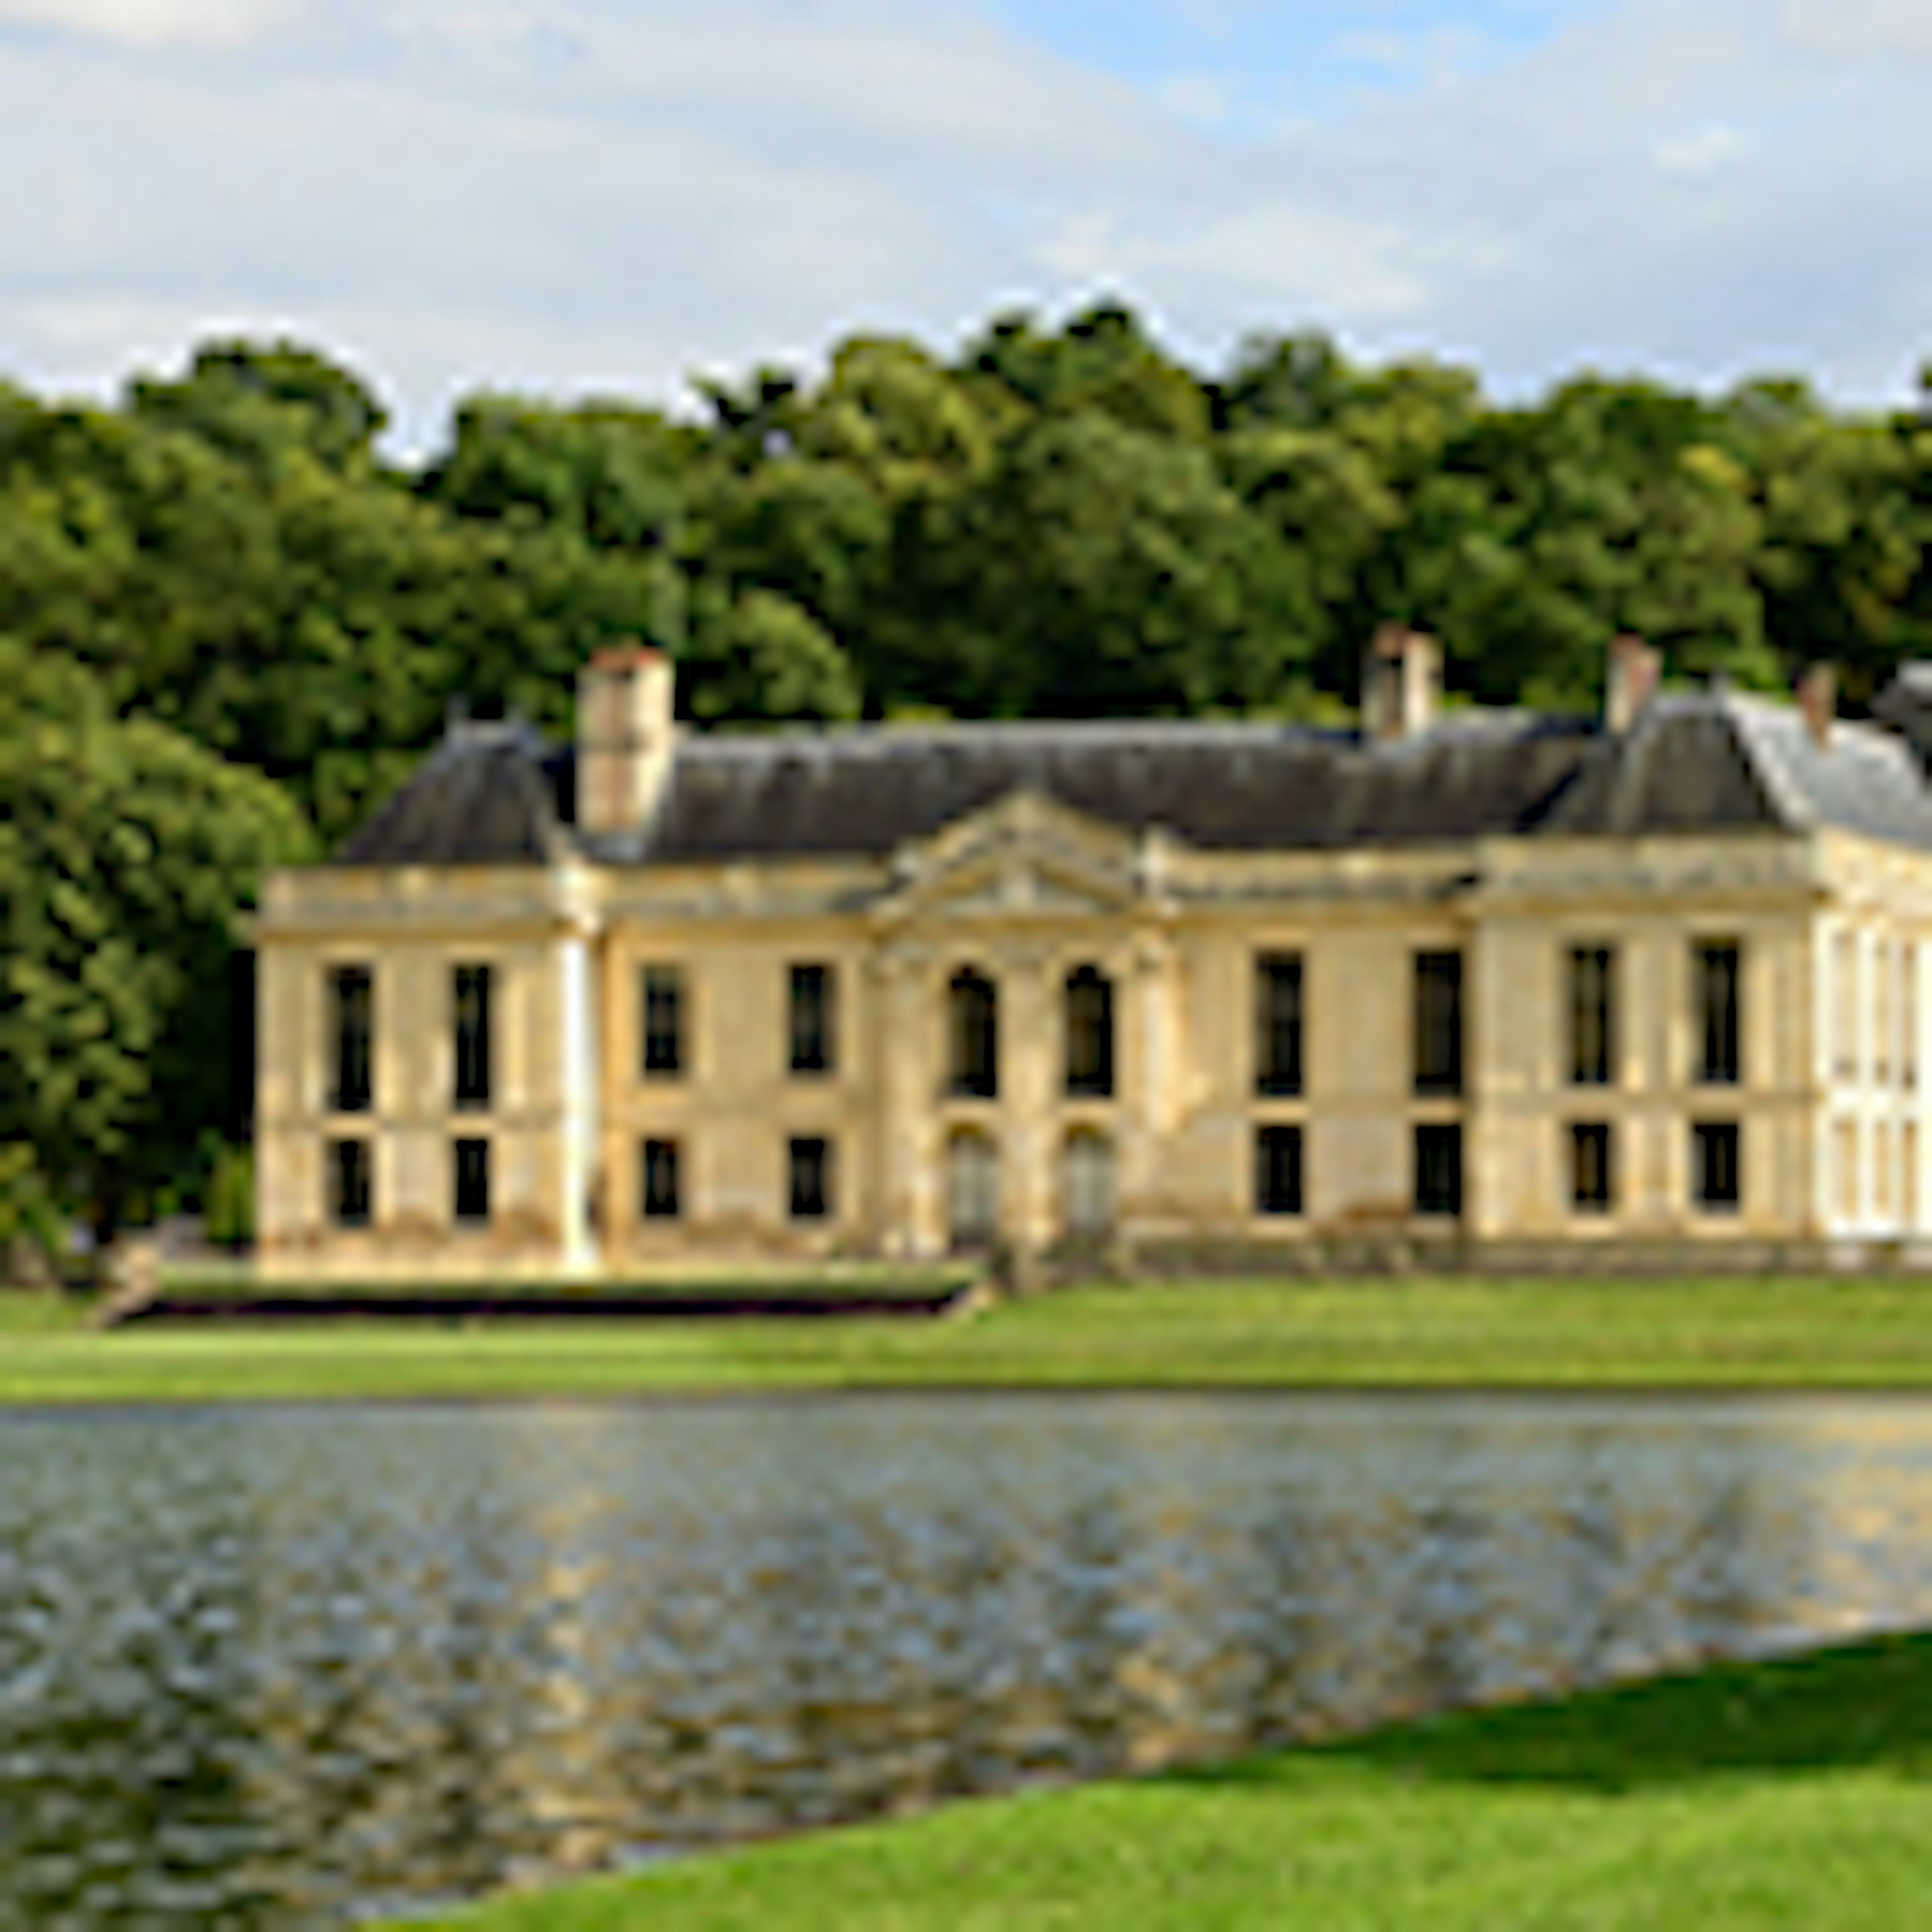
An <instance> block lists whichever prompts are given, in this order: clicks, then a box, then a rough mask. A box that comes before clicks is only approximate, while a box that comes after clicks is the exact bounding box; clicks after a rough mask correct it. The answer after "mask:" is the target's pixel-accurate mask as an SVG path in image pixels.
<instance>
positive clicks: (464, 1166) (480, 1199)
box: [455, 1140, 490, 1222]
mask: <svg viewBox="0 0 1932 1932" xmlns="http://www.w3.org/2000/svg"><path fill="white" fill-rule="evenodd" d="M455 1181H456V1202H455V1208H456V1218H457V1220H459V1221H470V1222H481V1221H487V1220H489V1218H490V1143H489V1142H487V1141H484V1140H460V1141H458V1142H457V1143H456V1146H455Z"/></svg>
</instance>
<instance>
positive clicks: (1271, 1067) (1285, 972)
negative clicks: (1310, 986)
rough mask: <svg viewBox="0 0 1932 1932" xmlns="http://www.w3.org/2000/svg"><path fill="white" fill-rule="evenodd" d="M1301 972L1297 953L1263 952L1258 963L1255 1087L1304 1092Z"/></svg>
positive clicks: (1267, 1091) (1265, 1090) (1271, 1091)
mask: <svg viewBox="0 0 1932 1932" xmlns="http://www.w3.org/2000/svg"><path fill="white" fill-rule="evenodd" d="M1301 1028H1302V968H1301V954H1300V953H1263V954H1262V956H1261V957H1260V958H1259V959H1257V960H1256V962H1255V1087H1256V1091H1257V1092H1259V1093H1262V1094H1299V1093H1300V1092H1301V1077H1302V1076H1301Z"/></svg>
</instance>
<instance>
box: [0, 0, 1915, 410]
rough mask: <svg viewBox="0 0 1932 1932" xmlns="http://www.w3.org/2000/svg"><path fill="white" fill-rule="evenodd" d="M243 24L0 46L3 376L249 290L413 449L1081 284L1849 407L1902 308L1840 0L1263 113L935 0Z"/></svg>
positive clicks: (925, 331) (232, 13)
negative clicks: (1264, 120)
mask: <svg viewBox="0 0 1932 1932" xmlns="http://www.w3.org/2000/svg"><path fill="white" fill-rule="evenodd" d="M41 10H42V11H43V12H46V13H51V12H52V11H55V9H54V8H53V7H52V6H51V5H50V4H49V5H45V6H43V7H42V9H41ZM110 10H111V9H110V0H91V4H90V5H88V6H86V7H83V8H79V9H77V8H76V7H67V8H63V9H60V11H62V13H64V14H65V16H66V17H68V18H69V19H70V20H71V19H72V18H73V17H75V16H76V14H77V12H79V11H86V12H87V13H89V14H90V16H91V17H95V18H104V17H106V16H107V14H108V13H109V12H110ZM120 10H121V15H122V17H126V18H131V17H133V13H134V12H136V10H139V9H138V8H137V6H136V0H120ZM146 13H147V16H148V18H150V19H151V20H159V19H160V18H162V17H163V16H166V17H169V18H172V19H173V20H175V21H176V22H177V23H178V22H180V21H181V20H186V19H187V18H188V17H189V16H190V14H192V15H193V16H194V17H196V19H197V20H199V21H200V22H201V23H202V25H203V26H204V28H205V24H206V23H208V22H209V21H211V20H214V19H216V18H217V17H222V18H225V19H227V20H230V21H240V20H243V19H244V18H245V17H246V18H248V19H249V20H254V21H255V22H257V23H263V22H266V21H268V20H269V19H270V17H271V16H270V14H269V13H268V12H267V11H266V10H264V9H263V7H262V6H260V5H257V6H254V7H251V6H249V5H248V4H247V0H228V5H227V6H226V9H225V10H224V9H223V8H221V7H212V6H202V7H199V8H191V7H187V5H185V4H181V0H178V4H176V5H174V6H173V7H166V6H164V5H161V4H160V0H147V4H146ZM1834 15H1841V16H1842V20H1841V23H1840V24H1841V27H1842V29H1843V31H1840V32H1839V33H1838V39H1837V40H1835V41H1834V42H1833V43H1832V45H1831V46H1830V47H1829V49H1827V48H1826V47H1825V46H1824V43H1823V42H1822V41H1821V40H1820V34H1826V33H1827V32H1828V30H1830V23H1831V20H1832V17H1833V16H1834ZM21 17H23V0H0V19H12V20H20V18H21ZM277 17H278V18H279V19H281V20H282V22H283V25H284V31H281V33H279V34H275V35H272V36H270V37H268V38H267V39H266V40H263V42H262V43H260V45H258V46H254V47H252V48H244V49H241V50H239V52H238V51H236V50H235V49H232V48H231V49H223V51H222V52H221V53H220V58H218V59H217V58H211V57H207V56H205V55H202V54H201V53H198V52H196V50H195V49H193V48H192V47H187V48H177V49H175V50H173V51H172V52H171V53H170V55H169V58H167V59H166V60H164V61H163V60H159V59H150V58H148V57H147V56H146V55H145V54H142V52H139V50H138V49H136V51H135V52H133V54H132V55H130V54H129V53H128V52H127V50H126V49H115V50H109V49H103V48H101V47H99V46H90V45H89V44H87V43H86V42H84V41H83V40H77V39H74V38H73V37H55V36H49V37H29V38H24V39H23V38H15V39H13V40H10V41H9V42H7V43H6V46H5V55H4V57H3V58H0V171H4V172H5V176H6V178H11V179H14V180H23V179H27V178H31V179H32V180H33V181H34V184H35V188H36V191H35V193H34V194H32V195H31V196H16V197H13V198H12V199H10V200H9V201H8V202H7V203H6V204H5V206H4V207H0V373H5V374H11V375H13V376H16V377H26V378H27V379H28V380H35V381H37V382H41V383H55V382H58V383H67V382H69V381H74V380H98V379H99V378H100V377H101V376H102V374H104V372H110V371H120V370H121V369H123V368H125V366H126V365H127V363H128V362H129V360H130V358H134V357H136V356H138V357H139V359H142V360H145V361H149V362H151V361H154V360H156V359H164V360H172V359H178V356H180V354H181V353H182V352H183V350H184V348H185V347H186V346H187V344H189V343H190V342H191V341H193V339H194V338H196V336H198V335H201V334H203V333H205V332H211V330H212V329H214V327H215V326H217V325H219V326H221V327H223V328H224V329H228V328H232V327H233V326H236V325H237V324H240V323H250V322H251V320H252V321H253V323H255V324H257V325H258V326H262V327H264V328H268V327H278V328H280V327H286V328H288V329H293V330H294V331H295V332H297V333H299V334H302V335H305V336H307V337H309V338H312V339H314V340H316V341H319V342H321V343H323V344H326V345H328V346H330V347H334V348H336V349H338V350H345V351H347V353H349V355H350V357H351V359H353V360H354V361H355V362H357V363H358V364H359V365H360V366H362V367H363V368H365V370H367V371H369V372H371V373H372V374H376V375H377V376H378V377H381V378H383V379H384V380H385V381H386V385H387V386H389V388H390V389H392V391H393V392H396V393H397V394H398V395H399V397H400V398H401V401H402V402H403V403H404V406H405V413H406V416H407V420H408V422H409V424H410V436H411V437H412V439H413V440H415V441H416V442H418V443H422V442H426V441H428V440H433V439H434V437H435V436H436V434H437V433H438V431H439V428H440V416H439V414H438V413H440V410H442V409H443V408H444V407H446V404H447V402H448V401H449V398H451V396H452V395H453V394H454V393H455V392H458V391H459V390H460V389H463V388H465V387H468V386H475V385H476V384H478V383H486V382H487V383H492V384H496V385H512V384H513V385H518V386H526V387H531V388H541V389H550V390H552V391H564V392H569V391H574V390H579V389H583V388H586V387H592V386H594V387H596V388H598V389H610V388H616V387H626V388H632V389H637V390H640V391H642V392H644V393H646V394H652V395H660V396H663V395H670V394H671V393H673V392H674V390H675V389H676V385H677V381H678V378H679V375H680V374H682V372H685V371H689V370H691V369H693V368H696V367H698V366H700V365H703V366H706V367H709V368H718V367H719V366H721V365H722V366H724V367H727V368H729V367H742V366H744V365H748V364H749V363H751V362H754V361H758V360H764V359H798V358H802V357H805V356H810V355H811V354H812V353H815V352H816V351H817V350H820V349H822V348H823V347H825V346H826V345H827V344H829V342H830V341H832V340H834V339H835V338H837V337H838V335H841V334H843V333H844V332H847V331H849V330H852V329H859V328H863V329H906V330H909V331H913V332H918V333H919V334H921V335H925V336H926V337H928V338H935V337H936V338H938V339H940V340H941V341H951V340H953V339H955V338H956V336H957V335H958V334H959V332H961V331H962V330H963V329H968V328H971V327H975V326H978V325H979V324H980V323H982V322H983V320H985V319H986V317H987V316H988V315H989V314H991V313H992V311H994V310H995V308H998V307H1001V306H1003V305H1010V304H1012V303H1013V302H1020V301H1030V302H1034V303H1036V304H1038V305H1043V306H1046V307H1048V308H1055V307H1058V306H1061V305H1064V304H1066V303H1068V302H1072V301H1073V300H1076V299H1081V298H1082V297H1083V296H1088V295H1091V293H1095V292H1097V291H1098V290H1101V289H1103V288H1107V289H1113V290H1119V291H1121V292H1123V293H1125V294H1127V296H1129V297H1130V299H1133V300H1136V301H1137V302H1140V303H1141V304H1142V305H1143V306H1144V307H1145V308H1146V309H1147V310H1148V311H1149V313H1150V314H1151V316H1152V317H1154V319H1155V320H1157V323H1160V325H1161V326H1163V327H1165V328H1166V329H1169V330H1171V331H1172V333H1173V335H1174V337H1175V340H1176V341H1178V344H1180V346H1181V347H1183V348H1184V350H1187V351H1188V352H1189V353H1193V355H1195V356H1197V357H1198V358H1200V359H1203V360H1212V359H1216V358H1218V357H1219V356H1220V355H1222V354H1223V353H1225V351H1226V348H1227V347H1228V346H1229V344H1232V342H1233V341H1235V339H1236V338H1238V337H1239V336H1240V335H1242V334H1244V333H1245V332H1248V331H1250V330H1252V329H1258V328H1270V327H1272V328H1277V329H1286V328H1292V327H1298V326H1305V325H1307V324H1310V323H1314V324H1317V325H1325V326H1330V327H1331V328H1334V329H1337V330H1338V331H1340V332H1341V333H1343V335H1344V336H1345V337H1346V338H1348V339H1349V340H1350V341H1352V344H1354V345H1355V346H1356V347H1358V348H1359V349H1361V350H1367V351H1368V352H1370V353H1379V352H1382V351H1387V350H1396V349H1400V350H1413V349H1415V348H1417V347H1438V348H1439V349H1442V350H1445V351H1446V352H1448V353H1455V354H1457V355H1460V356H1474V357H1476V358H1478V359H1481V361H1482V362H1484V364H1485V365H1486V366H1487V368H1489V369H1490V371H1491V372H1492V373H1493V374H1495V375H1496V376H1497V377H1499V378H1501V379H1502V380H1505V381H1506V382H1510V383H1519V384H1520V383H1525V382H1528V381H1533V380H1543V379H1545V378H1547V377H1549V376H1550V375H1552V374H1558V373H1562V372H1566V371H1570V370H1572V369H1574V368H1576V367H1577V366H1578V365H1580V364H1581V363H1583V362H1586V361H1595V362H1607V363H1611V364H1622V365H1643V366H1647V367H1649V368H1654V369H1656V370H1658V371H1662V372H1664V373H1667V374H1673V375H1676V376H1678V377H1697V378H1699V379H1701V380H1722V379H1724V378H1727V377H1731V376H1733V375H1735V374H1739V373H1741V372H1742V371H1745V370H1746V369H1748V368H1754V367H1757V366H1763V365H1775V366H1778V367H1782V368H1793V367H1796V368H1808V369H1810V370H1811V371H1813V372H1814V373H1816V374H1820V375H1821V376H1823V377H1824V378H1825V379H1826V381H1827V382H1828V383H1831V384H1832V385H1835V386H1836V387H1837V388H1838V389H1839V390H1840V392H1841V393H1844V394H1847V395H1876V394H1880V393H1885V392H1892V391H1895V390H1897V389H1900V388H1902V387H1903V384H1904V383H1905V381H1906V380H1907V378H1908V377H1909V373H1910V371H1911V369H1912V366H1913V365H1914V364H1915V362H1916V360H1917V359H1918V356H1919V355H1920V354H1921V353H1922V350H1923V347H1924V343H1925V341H1926V339H1927V333H1928V323H1932V296H1928V289H1927V278H1926V277H1925V276H1924V274H1923V273H1922V272H1920V271H1919V270H1918V269H1917V268H1916V266H1915V263H1914V262H1913V260H1912V255H1911V251H1909V248H1904V247H1902V246H1901V245H1900V239H1899V238H1900V236H1909V235H1910V234H1912V233H1915V232H1916V229H1917V226H1918V222H1919V218H1920V211H1921V209H1922V208H1924V206H1925V205H1927V202H1928V200H1932V121H1928V119H1927V117H1926V116H1924V114H1923V113H1922V111H1921V101H1922V98H1923V95H1924V79H1925V77H1924V72H1923V71H1922V69H1921V68H1918V67H1917V66H1915V65H1914V63H1913V59H1912V57H1911V56H1910V55H1909V19H1908V16H1907V11H1906V10H1905V9H1904V8H1903V7H1900V8H1897V9H1890V8H1888V7H1885V6H1884V5H1882V4H1881V0H1836V5H1835V7H1832V8H1827V7H1826V6H1825V5H1823V0H1786V4H1784V5H1783V6H1782V7H1781V8H1780V7H1770V6H1760V7H1753V6H1752V5H1750V4H1749V0H1606V4H1604V5H1601V6H1599V7H1595V8H1594V9H1592V10H1591V11H1590V12H1589V13H1586V14H1583V15H1580V16H1579V17H1578V20H1577V23H1576V24H1575V25H1574V26H1572V27H1571V28H1569V29H1568V31H1565V32H1563V33H1561V34H1557V35H1556V37H1553V39H1552V40H1550V41H1549V42H1547V43H1546V44H1544V46H1541V48H1539V49H1537V50H1536V51H1535V52H1532V53H1531V54H1529V55H1523V56H1511V57H1509V58H1504V59H1500V60H1496V61H1492V62H1490V63H1489V64H1488V65H1485V66H1484V67H1483V68H1481V70H1480V71H1470V70H1466V69H1464V68H1458V67H1457V66H1456V65H1455V64H1454V62H1449V63H1448V64H1446V65H1444V64H1439V65H1436V67H1435V68H1430V67H1429V66H1428V65H1427V63H1424V64H1423V65H1422V66H1421V67H1420V68H1418V67H1415V66H1411V67H1409V68H1406V69H1404V70H1403V73H1402V74H1401V75H1399V76H1398V77H1397V78H1396V79H1394V80H1391V83H1389V85H1388V86H1387V87H1386V88H1385V89H1382V90H1381V91H1379V92H1376V93H1373V94H1370V95H1366V96H1358V97H1357V98H1355V99H1354V100H1352V101H1351V102H1350V103H1349V104H1347V105H1346V108H1345V109H1343V110H1340V111H1337V112H1336V113H1332V114H1331V115H1330V116H1329V117H1328V118H1326V119H1325V120H1322V121H1311V120H1307V119H1304V120H1302V121H1298V122H1297V123H1296V124H1295V125H1293V126H1292V127H1287V128H1284V129H1283V130H1279V131H1278V132H1277V133H1276V134H1275V135H1274V136H1271V137H1270V138H1268V139H1257V138H1252V137H1249V136H1239V135H1237V134H1235V133H1232V132H1231V131H1230V127H1229V124H1226V123H1222V124H1214V123H1212V122H1211V110H1212V108H1213V107H1214V97H1213V95H1211V92H1208V90H1207V89H1205V88H1204V89H1194V90H1191V91H1190V90H1184V91H1183V92H1182V94H1181V95H1180V96H1179V97H1178V98H1177V97H1176V96H1175V95H1174V94H1173V93H1172V90H1170V92H1169V97H1168V98H1166V99H1165V100H1163V99H1162V98H1159V97H1158V96H1157V95H1155V94H1153V93H1149V94H1145V95H1144V94H1141V93H1138V92H1136V91H1134V90H1133V89H1130V87H1128V86H1127V85H1125V84H1124V83H1121V82H1120V81H1118V80H1114V79H1112V78H1110V77H1106V76H1104V75H1101V74H1097V73H1094V72H1091V71H1086V70H1083V69H1082V68H1079V67H1077V66H1076V65H1072V64H1070V62H1066V61H1064V60H1062V59H1060V58H1057V57H1055V55H1052V54H1051V53H1049V52H1047V51H1046V50H1045V49H1042V48H1040V47H1038V46H1034V45H1033V44H1031V43H1028V42H1026V41H1025V40H1020V39H1018V38H1016V37H1013V36H1012V35H1010V34H1004V33H1003V32H1001V31H999V30H998V29H997V28H995V26H992V24H991V23H989V20H988V19H987V18H986V17H985V16H984V15H983V14H982V13H980V12H979V11H978V10H977V9H976V8H975V7H974V6H973V5H970V4H969V0H931V4H929V5H925V6H922V7H919V8H917V9H912V8H907V7H904V6H902V5H897V4H893V0H809V4H806V3H805V0H710V4H709V5H706V7H703V8H701V9H700V8H694V7H688V6H682V5H673V4H671V0H550V4H547V5H541V6H539V5H536V4H535V0H331V4H330V5H329V6H328V7H306V8H303V9H301V10H299V11H291V12H290V13H287V14H286V15H285V16H277ZM1854 28H1856V32H1855V33H1854V32H1853V29H1854ZM1886 34H1889V35H1890V36H1891V39H1890V40H1883V38H1882V37H1883V36H1884V35H1886ZM1858 35H1863V36H1864V37H1863V38H1859V37H1858ZM1190 108H1191V109H1192V110H1194V111H1193V112H1184V111H1181V110H1187V109H1190Z"/></svg>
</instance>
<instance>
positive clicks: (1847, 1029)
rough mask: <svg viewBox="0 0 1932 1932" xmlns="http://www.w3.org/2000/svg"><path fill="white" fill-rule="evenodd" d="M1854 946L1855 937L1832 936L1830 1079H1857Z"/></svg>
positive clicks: (1855, 953) (1848, 935) (1856, 999)
mask: <svg viewBox="0 0 1932 1932" xmlns="http://www.w3.org/2000/svg"><path fill="white" fill-rule="evenodd" d="M1858 1005H1859V1001H1858V939H1857V937H1856V935H1855V934H1852V933H1849V932H1839V933H1835V934H1833V935H1832V1078H1833V1079H1835V1080H1845V1081H1851V1080H1855V1079H1858Z"/></svg>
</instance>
